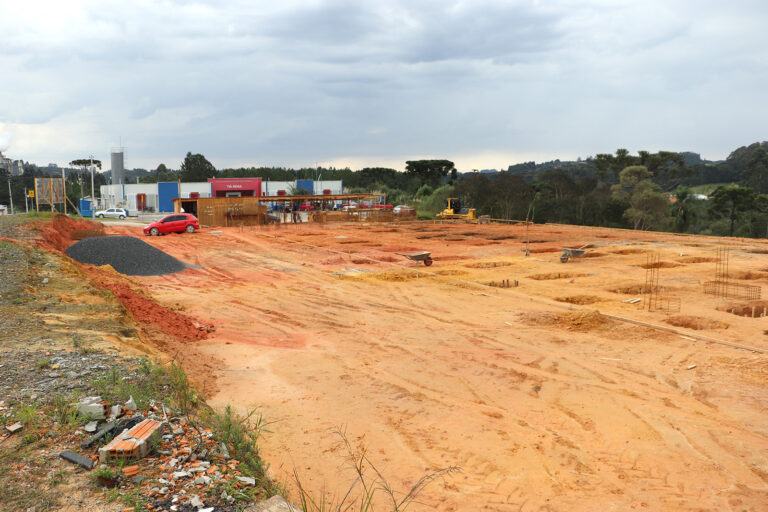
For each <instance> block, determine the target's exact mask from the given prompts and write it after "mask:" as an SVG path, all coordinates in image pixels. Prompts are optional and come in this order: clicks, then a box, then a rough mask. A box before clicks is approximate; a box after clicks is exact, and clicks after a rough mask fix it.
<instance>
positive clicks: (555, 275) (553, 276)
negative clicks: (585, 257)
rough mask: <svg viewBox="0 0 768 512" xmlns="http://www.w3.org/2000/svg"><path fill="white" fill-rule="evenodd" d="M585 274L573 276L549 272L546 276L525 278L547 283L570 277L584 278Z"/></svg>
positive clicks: (567, 273) (568, 273)
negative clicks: (551, 280)
mask: <svg viewBox="0 0 768 512" xmlns="http://www.w3.org/2000/svg"><path fill="white" fill-rule="evenodd" d="M586 275H587V274H573V273H570V272H549V273H547V274H533V275H531V276H525V277H527V278H528V279H535V280H536V281H547V280H550V279H570V278H572V277H585V276H586Z"/></svg>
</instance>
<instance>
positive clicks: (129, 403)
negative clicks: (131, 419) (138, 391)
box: [123, 395, 138, 411]
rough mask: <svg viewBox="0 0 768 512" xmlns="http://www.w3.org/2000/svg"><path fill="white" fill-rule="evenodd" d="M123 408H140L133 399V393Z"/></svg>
mask: <svg viewBox="0 0 768 512" xmlns="http://www.w3.org/2000/svg"><path fill="white" fill-rule="evenodd" d="M123 408H124V409H126V410H128V411H135V410H136V409H138V407H136V401H135V400H134V399H133V395H131V398H129V399H128V401H127V402H125V404H124V405H123Z"/></svg>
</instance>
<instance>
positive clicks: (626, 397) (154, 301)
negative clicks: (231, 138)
mask: <svg viewBox="0 0 768 512" xmlns="http://www.w3.org/2000/svg"><path fill="white" fill-rule="evenodd" d="M89 229H91V228H89V227H88V223H85V222H82V221H78V222H75V221H67V220H66V219H65V220H60V221H58V222H57V221H54V222H52V223H51V225H50V226H48V227H46V228H45V229H44V230H43V233H44V235H43V236H42V238H41V239H40V240H39V241H38V242H37V243H38V244H40V245H41V246H44V247H46V248H48V249H49V250H52V251H58V252H63V251H65V250H66V249H68V248H69V247H70V245H71V244H73V243H74V242H75V241H76V240H78V239H81V238H84V237H86V236H88V235H89V234H92V233H89V232H88V230H89ZM103 235H105V236H107V237H137V238H141V239H142V240H144V241H145V242H147V243H148V244H150V245H152V246H153V247H154V248H156V249H159V250H161V251H163V252H164V253H166V254H168V255H170V256H172V257H174V258H176V259H178V260H180V261H182V262H184V263H185V264H187V265H186V268H184V269H183V270H182V271H180V272H173V273H166V274H163V275H134V276H128V275H123V274H120V273H118V272H117V271H116V270H115V269H114V267H113V266H94V265H88V264H79V265H80V267H81V268H82V271H83V272H84V275H85V276H86V277H87V279H88V280H89V281H90V282H91V283H93V284H94V285H97V286H101V287H104V288H106V289H109V290H111V291H112V292H113V293H114V295H115V297H116V300H119V301H120V302H121V303H122V305H123V307H124V308H125V309H126V310H127V312H129V313H130V315H131V319H132V320H131V321H132V322H134V323H135V324H136V325H137V326H140V325H145V326H149V328H151V329H154V330H160V331H162V332H164V333H165V334H166V335H167V340H168V341H167V343H166V344H165V345H163V346H150V345H151V343H150V342H148V341H146V340H143V341H144V342H146V346H144V347H140V348H141V349H142V350H145V351H146V352H147V353H149V354H159V353H164V354H166V355H168V356H175V357H180V358H181V360H182V365H183V367H184V368H185V370H186V371H187V373H188V374H189V375H190V377H191V378H192V379H193V380H194V381H195V382H196V383H197V385H198V386H199V388H200V389H201V391H202V392H203V393H204V395H205V396H206V397H207V401H208V403H209V404H211V405H212V406H214V407H217V406H220V407H221V406H224V405H226V404H233V405H234V406H235V407H236V408H238V409H239V410H241V411H248V410H252V409H254V408H256V409H258V410H259V411H260V412H261V413H262V414H263V415H264V418H265V419H266V420H267V421H268V422H269V430H270V431H271V432H272V433H271V434H269V435H267V436H265V437H264V438H263V440H261V441H260V443H261V455H262V456H263V457H264V458H265V459H266V460H267V461H269V463H270V464H271V471H272V472H273V473H274V475H275V477H276V478H278V479H282V480H283V481H291V480H292V478H293V476H294V472H295V473H296V474H297V475H299V476H300V477H301V479H302V482H303V485H304V486H305V487H307V488H309V489H311V490H313V491H314V492H315V493H317V494H318V495H323V494H324V493H325V494H327V495H329V496H333V495H336V496H340V495H343V494H344V493H345V492H346V491H347V488H348V486H349V482H350V481H351V480H352V479H353V476H354V475H353V474H352V473H351V472H350V471H349V470H348V469H345V465H344V460H343V454H342V453H341V451H340V450H339V436H338V432H339V431H342V432H344V433H345V435H346V438H347V439H349V441H350V443H351V444H352V445H353V446H354V447H359V448H361V449H363V448H364V449H365V450H367V453H368V457H369V458H370V459H371V461H374V462H375V463H376V467H377V469H378V470H379V471H380V472H381V473H382V474H383V475H384V476H386V478H387V481H388V484H389V485H390V486H392V488H394V489H402V490H404V492H407V490H408V489H410V488H412V487H413V486H414V485H415V484H417V483H418V482H419V480H420V479H421V478H422V477H424V476H425V475H429V474H432V473H433V472H435V471H438V470H440V469H442V468H458V469H457V470H455V471H452V472H451V473H450V474H447V475H444V476H443V477H442V478H438V479H435V480H434V481H433V482H432V483H431V484H430V485H429V486H428V487H426V488H425V489H424V491H423V493H422V494H421V495H420V496H419V503H420V504H421V506H423V508H424V509H425V510H440V511H457V512H458V511H461V512H465V511H466V512H468V511H475V510H480V509H483V510H497V511H512V510H515V511H517V510H521V511H538V510H553V511H554V510H560V511H594V510H681V511H701V510H750V511H752V510H755V511H757V510H764V509H765V504H766V503H768V422H766V421H765V418H766V417H765V412H766V407H768V387H767V385H766V383H767V382H768V360H766V352H768V320H767V319H766V318H765V317H766V314H767V311H766V310H767V308H768V298H766V296H765V293H766V290H765V288H766V285H767V284H768V241H765V240H750V239H736V238H730V239H724V238H716V237H701V236H682V235H674V234H668V233H655V232H639V231H628V230H617V229H608V228H590V227H583V226H566V225H550V224H544V225H537V224H527V223H517V224H499V223H484V224H478V223H468V222H463V221H453V222H450V221H412V222H393V221H392V219H391V218H388V219H382V221H381V222H369V223H366V222H310V223H302V224H285V225H239V226H236V227H216V228H209V229H201V230H200V231H199V232H196V233H193V234H191V235H190V234H183V235H169V236H165V237H144V236H143V235H142V233H141V227H140V226H137V225H130V224H125V223H122V224H121V223H113V224H108V225H107V226H106V227H105V231H104V233H103ZM424 254H426V256H424ZM419 255H422V256H419ZM122 257H130V255H129V254H128V255H126V254H123V256H122ZM426 257H429V258H430V260H431V261H430V263H431V265H429V266H427V265H425V264H424V263H426V261H424V258H426ZM201 326H202V327H204V329H203V328H202V327H201ZM201 329H202V330H201ZM201 332H203V333H204V334H203V335H201V334H200V333H201ZM288 487H289V492H290V490H291V486H290V485H289V486H288Z"/></svg>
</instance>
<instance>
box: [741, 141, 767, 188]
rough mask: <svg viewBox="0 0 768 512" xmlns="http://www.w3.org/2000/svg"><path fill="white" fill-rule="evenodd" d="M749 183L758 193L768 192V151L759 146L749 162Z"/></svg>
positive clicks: (747, 173) (747, 172)
mask: <svg viewBox="0 0 768 512" xmlns="http://www.w3.org/2000/svg"><path fill="white" fill-rule="evenodd" d="M746 175H747V180H746V181H747V185H749V186H750V187H752V189H754V191H755V192H756V193H758V194H765V193H768V151H766V150H765V148H764V147H763V146H758V147H757V148H756V149H755V150H754V151H753V152H752V157H751V158H750V159H749V162H748V163H747V171H746Z"/></svg>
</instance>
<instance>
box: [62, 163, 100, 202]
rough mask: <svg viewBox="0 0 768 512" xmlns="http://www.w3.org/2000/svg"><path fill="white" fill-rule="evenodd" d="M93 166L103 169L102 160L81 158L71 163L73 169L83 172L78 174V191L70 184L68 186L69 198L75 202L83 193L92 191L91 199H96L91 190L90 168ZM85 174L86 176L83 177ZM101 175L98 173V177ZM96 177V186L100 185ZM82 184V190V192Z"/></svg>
mask: <svg viewBox="0 0 768 512" xmlns="http://www.w3.org/2000/svg"><path fill="white" fill-rule="evenodd" d="M91 164H93V165H94V166H95V167H96V168H98V169H101V160H91V159H90V158H79V159H77V160H72V161H71V162H69V165H71V166H72V167H77V168H79V169H80V170H81V172H80V173H79V174H78V176H77V177H78V181H77V190H74V189H73V188H70V184H67V196H68V197H69V198H70V199H72V200H73V201H74V200H75V199H76V198H78V197H80V196H81V195H85V194H81V192H85V191H86V190H88V191H90V196H91V197H96V196H95V195H94V191H93V190H91V176H90V168H91ZM83 174H85V176H84V175H83ZM98 174H100V173H96V175H98ZM96 175H94V186H96V185H98V184H99V183H98V181H99V180H97V179H95V178H96ZM81 182H82V190H81Z"/></svg>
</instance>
